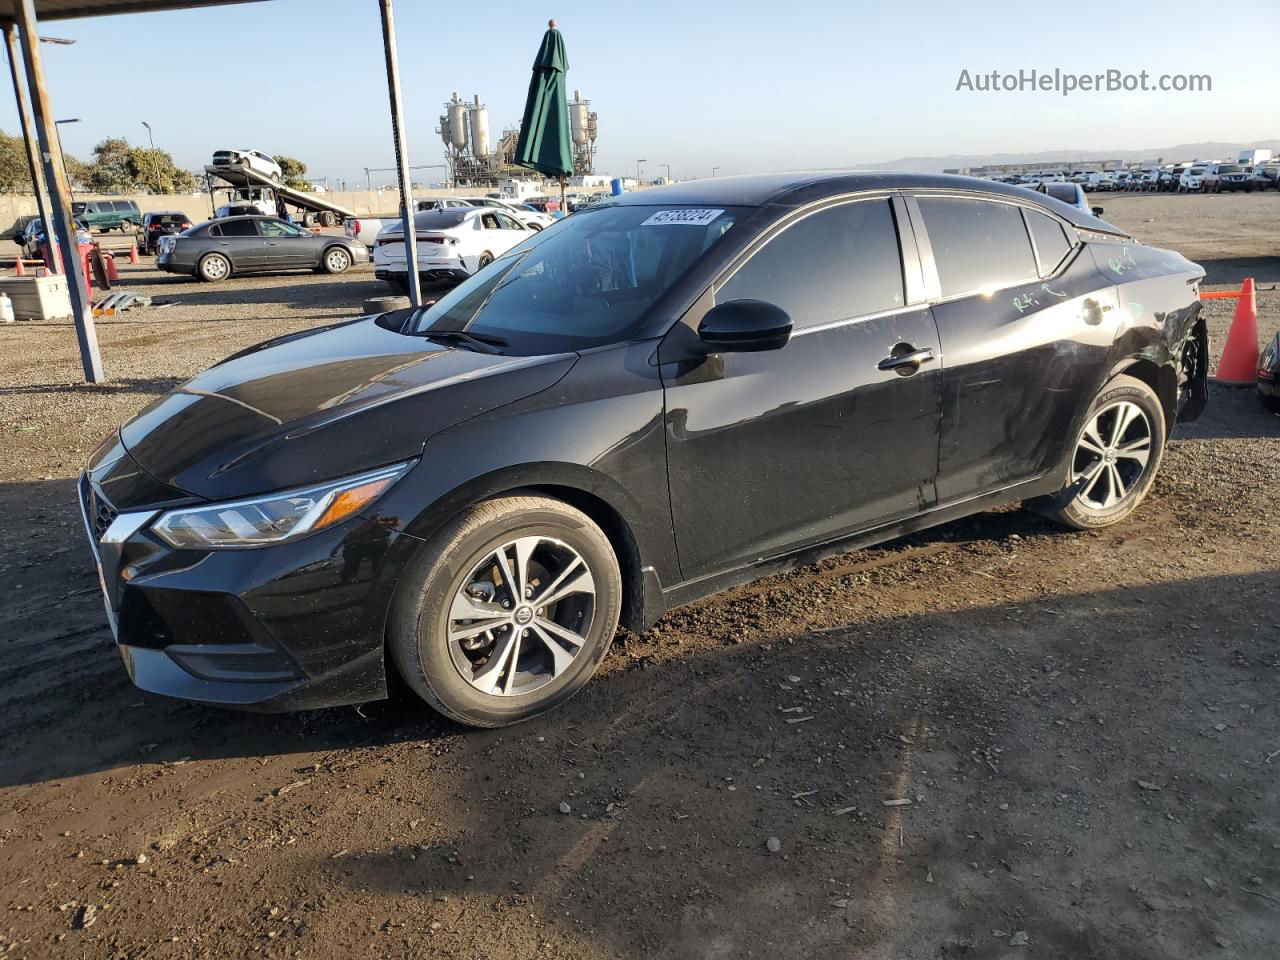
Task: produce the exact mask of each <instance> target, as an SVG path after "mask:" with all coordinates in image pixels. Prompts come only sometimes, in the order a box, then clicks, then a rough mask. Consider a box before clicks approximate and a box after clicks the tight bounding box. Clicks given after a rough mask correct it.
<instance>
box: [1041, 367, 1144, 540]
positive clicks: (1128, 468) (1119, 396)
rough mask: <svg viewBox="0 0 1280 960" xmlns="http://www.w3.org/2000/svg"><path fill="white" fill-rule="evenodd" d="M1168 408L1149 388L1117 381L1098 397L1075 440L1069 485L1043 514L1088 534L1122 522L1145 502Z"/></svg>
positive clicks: (1131, 381)
mask: <svg viewBox="0 0 1280 960" xmlns="http://www.w3.org/2000/svg"><path fill="white" fill-rule="evenodd" d="M1166 435H1167V431H1166V428H1165V420H1164V407H1163V406H1162V405H1161V403H1160V398H1159V397H1158V396H1156V393H1155V391H1154V390H1152V389H1151V388H1150V387H1149V386H1147V384H1145V383H1143V382H1142V381H1141V380H1138V379H1136V378H1134V377H1128V376H1119V377H1116V378H1115V379H1114V380H1112V381H1111V382H1110V383H1108V384H1107V385H1106V387H1104V388H1103V389H1102V392H1101V393H1099V394H1098V397H1097V399H1095V400H1094V402H1093V406H1092V407H1091V408H1090V410H1089V415H1088V417H1087V418H1086V419H1085V425H1084V429H1082V430H1081V431H1080V435H1079V437H1077V439H1076V445H1075V450H1074V451H1073V452H1072V455H1071V463H1070V466H1069V467H1068V473H1067V478H1066V485H1065V486H1064V487H1063V489H1062V491H1061V492H1060V493H1059V494H1058V495H1057V496H1056V497H1053V498H1050V500H1051V502H1052V503H1055V504H1061V503H1062V502H1063V500H1064V498H1067V497H1070V499H1069V500H1067V501H1066V505H1065V506H1057V507H1054V508H1050V509H1046V510H1044V512H1045V513H1046V514H1047V515H1048V516H1049V517H1051V518H1052V519H1054V520H1057V521H1058V522H1059V523H1064V524H1066V525H1067V526H1070V527H1075V528H1076V529H1078V530H1090V529H1096V528H1098V527H1106V526H1110V525H1111V524H1113V523H1119V522H1120V521H1121V520H1123V519H1124V518H1125V517H1127V516H1129V514H1131V513H1132V512H1133V511H1134V510H1135V509H1137V507H1138V504H1140V503H1141V502H1142V501H1143V499H1144V498H1145V497H1146V495H1147V492H1148V491H1149V490H1150V489H1151V484H1152V482H1153V481H1154V480H1155V475H1156V471H1157V470H1158V469H1159V467H1160V460H1161V458H1162V457H1163V455H1164V444H1165V437H1166Z"/></svg>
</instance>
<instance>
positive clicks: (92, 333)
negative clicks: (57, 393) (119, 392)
mask: <svg viewBox="0 0 1280 960" xmlns="http://www.w3.org/2000/svg"><path fill="white" fill-rule="evenodd" d="M13 14H14V18H15V19H16V20H17V21H18V25H19V26H20V27H21V28H22V54H23V59H24V60H25V61H26V68H27V87H28V89H29V90H30V93H31V111H32V114H33V118H34V120H35V128H36V136H37V137H38V138H39V140H40V157H41V159H42V160H43V161H44V175H45V180H46V181H47V182H48V184H49V201H50V203H49V206H50V208H51V210H52V213H53V228H54V234H55V236H56V237H57V239H58V246H59V247H60V248H61V250H62V263H63V269H64V271H65V273H66V277H67V293H68V294H69V295H70V298H71V315H72V316H73V317H74V318H75V322H76V339H78V340H79V341H80V365H81V366H82V367H83V368H84V378H85V380H87V381H88V382H89V383H102V382H103V381H104V380H105V379H106V377H105V376H104V375H103V373H102V357H101V356H100V355H99V353H98V332H97V330H96V329H95V328H94V324H93V312H92V311H91V310H90V309H89V287H88V283H87V282H86V279H85V275H84V264H83V263H82V262H81V260H80V245H79V243H78V242H77V239H76V229H75V221H74V220H72V218H71V201H70V200H69V199H68V198H69V197H70V196H71V188H70V186H69V185H68V183H67V171H66V168H64V167H63V165H62V153H61V151H59V150H58V148H57V143H58V131H57V128H56V127H55V126H54V122H53V111H52V110H51V109H50V106H49V92H48V91H47V90H46V89H45V86H44V66H43V65H42V64H41V62H40V34H39V32H38V28H37V26H36V11H35V3H34V2H33V0H13Z"/></svg>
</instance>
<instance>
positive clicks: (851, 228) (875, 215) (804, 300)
mask: <svg viewBox="0 0 1280 960" xmlns="http://www.w3.org/2000/svg"><path fill="white" fill-rule="evenodd" d="M728 300H764V301H767V302H769V303H773V304H776V305H777V306H779V307H781V308H782V309H783V310H785V311H786V312H787V313H788V314H790V316H791V322H792V324H793V325H794V326H795V329H797V330H803V329H805V328H806V327H816V326H820V325H822V324H824V323H831V322H833V321H836V320H847V319H849V318H851V317H859V316H865V315H868V314H873V313H882V312H884V311H886V310H893V309H895V308H897V307H901V306H903V304H904V303H905V299H904V291H903V283H902V255H901V253H900V251H899V249H898V231H897V228H896V226H895V225H894V220H893V210H892V208H891V207H890V205H889V201H888V200H862V201H858V202H855V203H844V204H841V205H839V206H836V207H828V208H827V209H825V210H820V211H818V212H817V213H813V214H810V215H809V216H807V217H805V218H804V219H802V220H799V221H797V222H796V223H794V224H792V225H791V226H790V227H787V228H786V229H785V230H783V231H782V232H781V233H780V234H778V235H777V236H775V237H774V238H773V239H772V240H770V241H769V242H768V243H767V244H766V245H765V246H764V247H762V248H761V249H760V250H758V251H756V253H755V254H753V255H752V257H751V259H750V260H748V261H747V262H746V263H745V264H743V266H742V267H741V268H740V269H739V270H738V271H737V272H736V273H735V274H733V276H731V277H730V278H729V279H728V280H727V281H726V282H725V283H724V284H723V285H722V286H721V287H720V288H719V289H718V290H717V291H716V302H717V303H724V302H726V301H728Z"/></svg>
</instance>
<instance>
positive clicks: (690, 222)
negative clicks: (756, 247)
mask: <svg viewBox="0 0 1280 960" xmlns="http://www.w3.org/2000/svg"><path fill="white" fill-rule="evenodd" d="M722 213H724V211H723V210H690V209H683V210H659V211H658V212H657V213H655V214H654V215H653V216H651V217H650V218H649V219H648V220H646V221H645V222H644V223H642V224H640V226H642V227H664V226H666V225H667V224H670V223H679V224H684V225H686V226H690V227H705V226H706V225H707V224H709V223H711V222H712V221H713V220H715V218H716V217H718V216H720V214H722Z"/></svg>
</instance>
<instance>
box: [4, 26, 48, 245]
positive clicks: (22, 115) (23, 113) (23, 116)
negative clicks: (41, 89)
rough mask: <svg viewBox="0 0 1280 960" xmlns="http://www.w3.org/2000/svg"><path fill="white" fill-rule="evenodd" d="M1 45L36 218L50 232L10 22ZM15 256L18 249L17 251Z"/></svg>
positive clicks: (41, 174) (33, 131) (15, 31)
mask: <svg viewBox="0 0 1280 960" xmlns="http://www.w3.org/2000/svg"><path fill="white" fill-rule="evenodd" d="M4 43H5V49H6V50H7V51H8V53H9V72H10V74H12V76H13V99H14V100H15V101H16V102H17V104H18V119H19V121H20V123H21V125H22V145H23V146H24V147H26V150H27V167H28V169H29V170H30V171H31V192H32V193H34V194H35V195H36V209H37V210H39V211H40V222H41V223H42V224H44V235H45V236H46V237H52V236H53V219H52V218H51V217H50V215H49V197H48V192H47V189H46V187H45V185H44V171H43V170H41V169H40V154H39V153H38V152H37V151H36V129H35V126H34V125H33V124H32V122H31V107H30V106H29V105H28V104H27V93H26V91H25V90H23V89H22V75H21V71H22V67H21V66H20V65H19V58H20V57H21V56H22V54H21V52H20V51H19V50H18V29H17V27H15V26H14V25H13V24H12V23H6V24H5V25H4ZM18 256H19V257H21V256H22V253H21V251H19V253H18Z"/></svg>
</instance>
